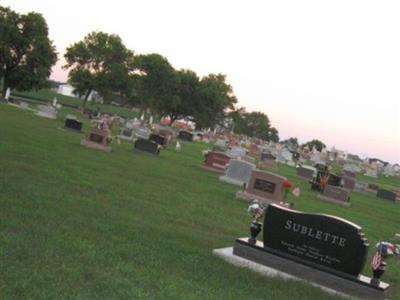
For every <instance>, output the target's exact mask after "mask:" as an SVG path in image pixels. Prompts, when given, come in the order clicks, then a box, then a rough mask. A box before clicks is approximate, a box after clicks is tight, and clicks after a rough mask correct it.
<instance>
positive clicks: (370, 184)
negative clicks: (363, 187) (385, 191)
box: [368, 183, 379, 191]
mask: <svg viewBox="0 0 400 300" xmlns="http://www.w3.org/2000/svg"><path fill="white" fill-rule="evenodd" d="M368 189H370V190H373V191H377V190H379V185H377V184H374V183H368Z"/></svg>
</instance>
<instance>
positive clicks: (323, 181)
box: [319, 177, 328, 185]
mask: <svg viewBox="0 0 400 300" xmlns="http://www.w3.org/2000/svg"><path fill="white" fill-rule="evenodd" d="M319 183H320V184H321V185H327V184H328V178H323V177H322V178H321V179H320V180H319Z"/></svg>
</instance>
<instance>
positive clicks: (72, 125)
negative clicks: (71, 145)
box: [64, 117, 82, 132]
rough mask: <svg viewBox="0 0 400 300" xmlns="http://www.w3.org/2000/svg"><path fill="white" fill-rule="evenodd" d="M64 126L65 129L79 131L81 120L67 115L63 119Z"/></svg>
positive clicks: (80, 129)
mask: <svg viewBox="0 0 400 300" xmlns="http://www.w3.org/2000/svg"><path fill="white" fill-rule="evenodd" d="M64 127H65V128H66V129H70V130H74V131H79V132H80V131H82V122H81V121H78V120H77V119H76V118H72V117H69V118H66V119H65V123H64Z"/></svg>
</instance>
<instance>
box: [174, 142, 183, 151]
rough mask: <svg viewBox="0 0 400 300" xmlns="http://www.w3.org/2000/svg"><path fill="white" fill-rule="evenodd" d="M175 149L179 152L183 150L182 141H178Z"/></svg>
mask: <svg viewBox="0 0 400 300" xmlns="http://www.w3.org/2000/svg"><path fill="white" fill-rule="evenodd" d="M175 150H176V151H178V152H181V150H182V146H181V143H179V141H176V145H175Z"/></svg>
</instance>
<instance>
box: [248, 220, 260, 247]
mask: <svg viewBox="0 0 400 300" xmlns="http://www.w3.org/2000/svg"><path fill="white" fill-rule="evenodd" d="M261 227H262V225H261V223H258V222H252V223H251V225H250V236H251V237H250V238H249V240H248V242H249V244H251V245H255V244H256V243H257V235H258V234H259V233H260V231H261Z"/></svg>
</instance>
